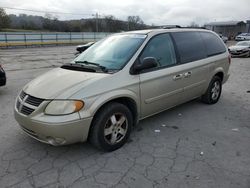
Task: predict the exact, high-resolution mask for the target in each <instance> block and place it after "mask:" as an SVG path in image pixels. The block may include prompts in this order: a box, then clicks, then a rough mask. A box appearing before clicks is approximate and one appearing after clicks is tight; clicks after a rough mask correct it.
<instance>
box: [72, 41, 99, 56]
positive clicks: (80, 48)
mask: <svg viewBox="0 0 250 188" xmlns="http://www.w3.org/2000/svg"><path fill="white" fill-rule="evenodd" d="M94 43H95V42H89V43H87V44H83V45H78V46H77V47H76V51H77V52H76V53H75V55H79V54H81V53H82V52H84V51H85V50H87V49H88V48H89V47H90V46H92V45H93V44H94Z"/></svg>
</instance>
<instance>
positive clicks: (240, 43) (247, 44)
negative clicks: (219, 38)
mask: <svg viewBox="0 0 250 188" xmlns="http://www.w3.org/2000/svg"><path fill="white" fill-rule="evenodd" d="M236 46H250V42H238V43H237V44H236Z"/></svg>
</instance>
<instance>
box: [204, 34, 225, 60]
mask: <svg viewBox="0 0 250 188" xmlns="http://www.w3.org/2000/svg"><path fill="white" fill-rule="evenodd" d="M200 34H201V37H202V39H203V41H204V43H205V46H206V51H207V56H213V55H217V54H221V53H224V52H225V51H226V48H225V45H224V44H223V41H221V39H220V38H219V37H218V36H216V35H215V34H213V33H210V32H200Z"/></svg>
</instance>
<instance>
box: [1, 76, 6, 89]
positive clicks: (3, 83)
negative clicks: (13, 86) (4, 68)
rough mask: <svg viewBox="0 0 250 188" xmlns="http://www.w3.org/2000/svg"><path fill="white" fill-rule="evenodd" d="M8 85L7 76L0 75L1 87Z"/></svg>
mask: <svg viewBox="0 0 250 188" xmlns="http://www.w3.org/2000/svg"><path fill="white" fill-rule="evenodd" d="M4 85H6V76H5V73H0V86H4Z"/></svg>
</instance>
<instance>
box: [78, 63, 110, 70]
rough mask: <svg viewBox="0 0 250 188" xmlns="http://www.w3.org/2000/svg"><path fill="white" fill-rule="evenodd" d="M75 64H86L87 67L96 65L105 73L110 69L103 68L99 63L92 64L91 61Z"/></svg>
mask: <svg viewBox="0 0 250 188" xmlns="http://www.w3.org/2000/svg"><path fill="white" fill-rule="evenodd" d="M75 63H79V64H85V65H94V66H96V67H99V68H100V69H101V70H102V71H103V72H108V69H107V68H106V67H105V66H102V65H100V64H98V63H92V62H89V61H75Z"/></svg>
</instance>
